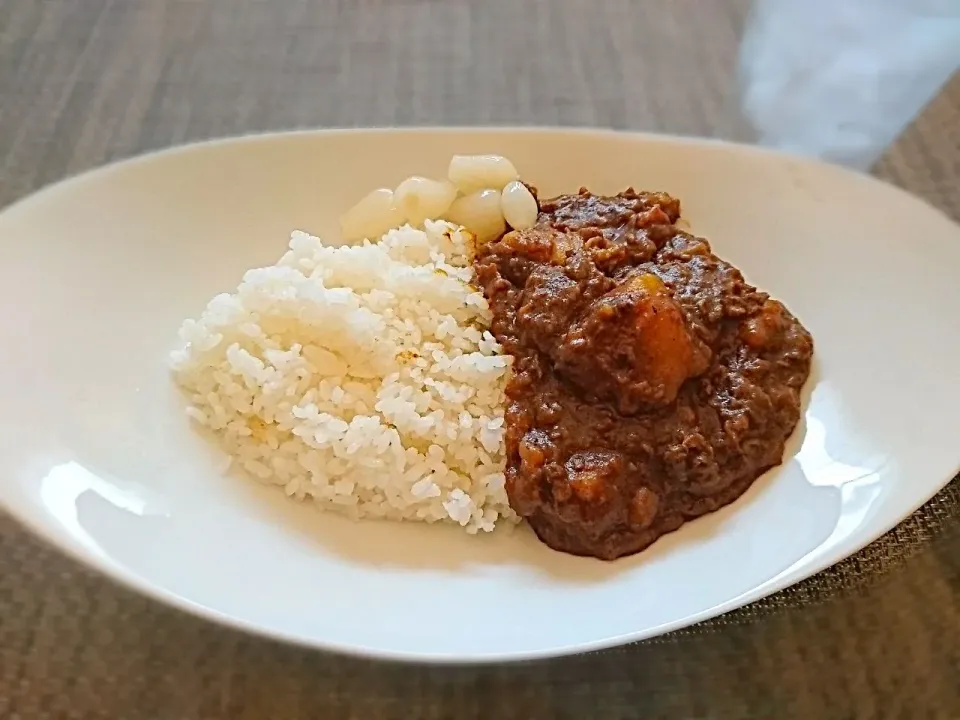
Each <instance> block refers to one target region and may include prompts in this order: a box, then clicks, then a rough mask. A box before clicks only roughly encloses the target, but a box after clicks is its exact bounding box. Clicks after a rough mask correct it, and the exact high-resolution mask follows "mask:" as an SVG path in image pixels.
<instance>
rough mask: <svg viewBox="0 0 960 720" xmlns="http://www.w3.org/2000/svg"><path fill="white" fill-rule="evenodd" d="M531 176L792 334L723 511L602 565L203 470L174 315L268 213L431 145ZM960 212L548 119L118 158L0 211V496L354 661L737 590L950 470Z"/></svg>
mask: <svg viewBox="0 0 960 720" xmlns="http://www.w3.org/2000/svg"><path fill="white" fill-rule="evenodd" d="M463 152H466V153H471V152H495V153H501V154H504V155H507V156H509V157H510V158H511V159H512V160H513V161H514V162H515V163H516V165H517V167H518V168H519V169H520V171H521V173H522V175H523V177H524V178H525V179H527V180H529V181H531V182H532V183H534V184H535V185H537V186H538V187H539V188H540V189H541V190H542V192H543V193H545V194H546V195H550V194H555V193H560V192H572V191H575V190H576V189H577V188H578V187H580V186H581V185H588V186H589V187H590V188H591V189H592V190H595V191H600V192H615V191H618V190H620V189H622V188H624V187H625V186H627V185H634V186H636V187H640V188H647V189H662V190H666V191H669V192H670V193H673V194H674V195H676V196H678V197H679V198H681V201H682V203H683V207H684V210H685V213H684V214H685V216H686V217H687V219H688V220H689V221H690V223H691V224H692V227H693V230H694V231H695V232H696V233H698V234H701V235H704V236H706V237H708V238H710V239H711V240H712V241H713V244H714V248H715V249H716V251H717V252H718V253H719V254H720V255H721V256H723V257H725V258H727V259H729V260H731V261H732V262H734V263H735V264H737V265H738V266H739V267H741V268H742V269H743V270H744V272H745V274H746V276H747V278H748V279H749V280H751V281H752V282H754V283H755V284H757V285H759V286H760V287H761V288H764V289H766V290H769V291H770V292H772V293H773V294H775V295H776V296H777V297H780V298H782V299H783V300H784V301H785V302H786V303H787V304H788V306H789V307H790V309H791V310H793V311H794V312H795V313H796V314H797V315H798V316H799V317H800V318H801V319H802V321H803V322H804V323H805V324H806V325H807V327H809V328H810V330H811V331H812V333H813V335H814V338H815V341H816V350H817V357H816V362H815V370H814V375H813V377H812V378H811V380H810V382H809V385H808V399H807V406H806V408H807V409H806V417H805V421H804V422H803V423H802V424H801V427H800V428H799V429H798V431H797V434H796V435H795V437H794V438H793V441H792V442H791V443H790V445H789V446H788V457H787V459H786V461H785V462H784V465H783V467H782V468H780V469H778V470H776V471H774V472H771V473H769V474H767V475H766V476H764V477H763V478H762V479H760V480H759V481H758V482H757V483H756V484H755V485H754V486H753V488H752V489H751V490H750V491H749V492H748V493H747V494H746V495H745V496H744V497H743V498H742V499H740V500H739V501H738V502H736V503H734V504H733V505H731V506H729V507H727V508H725V509H723V510H722V511H720V512H718V513H716V514H714V515H712V516H709V517H706V518H703V519H701V520H698V521H696V522H693V523H691V524H688V525H686V526H684V527H683V528H682V529H681V530H680V531H679V532H677V533H674V534H673V535H670V536H668V537H666V538H664V539H662V540H660V541H659V542H657V543H656V544H655V545H654V546H653V547H652V548H650V549H649V550H648V551H646V552H644V553H642V554H640V555H638V556H634V557H631V558H626V559H623V560H620V561H617V562H614V563H604V562H600V561H597V560H591V559H583V558H575V557H571V556H568V555H563V554H560V553H556V552H553V551H551V550H549V549H547V548H546V547H545V546H543V545H541V544H539V543H538V542H537V540H536V539H535V538H534V536H533V534H532V533H531V532H529V531H528V530H527V529H526V528H521V529H519V530H518V531H516V532H514V533H512V534H511V533H501V532H497V533H494V534H493V535H492V536H485V537H469V536H467V535H465V534H464V533H463V532H462V531H460V530H459V529H455V528H449V527H438V526H418V525H413V524H393V523H374V522H367V523H352V522H350V521H348V520H345V519H343V518H340V517H337V516H333V515H329V514H323V513H319V512H316V511H315V510H312V509H310V508H307V507H301V506H298V505H296V504H294V503H292V502H290V501H288V500H287V499H286V498H285V497H284V496H283V494H282V493H280V492H279V491H277V490H275V489H272V488H265V487H260V486H258V485H257V484H256V483H255V482H253V481H243V480H239V479H236V478H232V477H224V476H222V475H221V474H219V472H218V471H217V468H218V466H219V464H220V462H221V458H220V456H219V454H218V451H217V450H216V449H215V448H214V447H212V446H211V445H210V444H208V443H207V441H206V440H204V439H203V438H201V437H199V436H198V435H196V434H194V432H193V431H192V430H191V427H190V425H189V424H188V422H187V420H186V418H185V417H184V415H183V399H182V397H181V396H180V394H179V393H178V392H177V391H176V390H175V388H174V386H173V384H172V383H171V381H170V378H169V376H168V373H167V369H166V367H165V361H166V354H167V351H168V350H169V349H170V348H171V347H172V345H173V343H174V340H175V335H176V332H177V328H178V327H179V324H180V322H181V320H182V319H183V318H185V317H187V316H195V315H196V314H197V313H198V312H199V311H200V310H201V308H202V307H203V306H204V304H205V303H206V301H207V300H208V299H209V298H210V297H211V296H212V295H214V294H215V293H217V292H219V291H224V290H229V289H231V288H233V287H235V286H236V284H237V282H238V280H239V278H240V277H241V275H242V273H243V272H244V270H245V269H246V268H248V267H251V266H255V265H259V264H268V263H272V262H273V261H274V260H275V259H276V258H278V257H279V256H280V254H282V252H283V251H284V249H285V247H286V243H287V239H288V234H289V232H290V230H292V229H295V228H302V229H305V230H308V231H312V232H313V233H315V234H320V235H321V236H327V237H329V238H335V237H336V236H335V228H336V223H337V217H338V215H339V213H340V212H341V211H342V210H343V209H344V208H346V207H347V206H348V205H349V204H350V203H352V202H353V201H355V200H356V199H357V198H358V197H360V196H361V195H362V194H363V193H365V192H366V191H368V190H370V189H372V188H374V187H378V186H383V185H392V184H395V183H396V182H398V181H399V180H401V179H402V178H404V177H405V176H407V175H410V174H412V173H418V174H423V175H440V174H441V173H442V172H443V171H444V168H445V165H446V162H447V160H448V158H449V157H450V155H451V154H453V153H463ZM958 271H960V229H958V228H957V227H956V226H954V225H953V224H951V223H950V222H949V221H948V220H947V219H946V218H944V217H943V216H941V215H940V214H938V213H937V212H935V211H934V210H932V209H930V208H929V207H927V206H926V205H924V204H922V203H921V202H919V201H917V200H915V199H913V198H911V197H909V196H907V195H906V194H904V193H902V192H899V191H897V190H895V189H892V188H890V187H887V186H885V185H883V184H881V183H879V182H877V181H875V180H872V179H869V178H867V177H862V176H858V175H854V174H852V173H849V172H846V171H844V170H840V169H837V168H834V167H829V166H826V165H822V164H819V163H815V162H810V161H807V160H800V159H796V158H792V157H786V156H782V155H777V154H772V153H769V152H765V151H761V150H757V149H749V148H744V147H737V146H732V145H726V144H721V143H715V142H706V141H696V140H680V139H669V138H657V137H649V136H641V135H623V134H614V133H604V132H576V131H555V130H529V131H516V130H485V131H473V130H452V131H436V130H421V131H395V130H387V131H366V132H352V131H348V132H308V133H296V134H283V135H272V136H263V137H254V138H246V139H239V140H228V141H223V142H215V143H209V144H203V145H196V146H192V147H186V148H182V149H177V150H173V151H169V152H164V153H159V154H155V155H150V156H147V157H144V158H140V159H137V160H134V161H132V162H126V163H121V164H119V165H114V166H112V167H108V168H104V169H102V170H98V171H96V172H93V173H89V174H86V175H83V176H81V177H78V178H75V179H73V180H69V181H67V182H64V183H61V184H59V185H56V186H54V187H52V188H50V189H47V190H45V191H43V192H41V193H39V194H37V195H35V196H33V197H32V198H29V199H27V200H25V201H23V202H21V203H19V204H17V205H15V206H13V207H10V208H8V209H7V210H6V211H5V212H3V213H2V214H0V348H2V353H0V398H2V403H3V404H2V409H3V413H2V416H0V423H2V425H0V427H2V435H0V501H2V505H3V506H4V507H6V508H7V509H8V510H9V511H10V512H11V513H12V514H13V515H14V516H16V517H17V518H19V519H20V520H21V521H23V522H24V523H25V524H26V525H28V526H29V527H30V528H32V529H33V530H34V531H35V532H36V533H38V534H39V535H41V536H42V537H43V538H45V539H46V540H48V541H50V542H51V543H53V544H54V545H56V546H57V547H59V548H60V549H62V550H64V551H66V552H68V553H70V554H71V555H72V556H74V557H76V558H78V559H80V560H82V561H83V562H85V563H87V564H89V565H91V566H92V567H95V568H97V569H99V570H101V571H102V572H104V573H106V574H107V575H109V576H111V577H112V578H114V579H116V580H119V581H122V582H123V583H125V584H127V585H129V586H131V587H133V588H135V589H137V590H139V591H141V592H144V593H146V594H148V595H151V596H153V597H155V598H158V599H160V600H163V601H165V602H168V603H170V604H172V605H175V606H177V607H180V608H184V609H187V610H190V611H192V612H194V613H196V614H198V615H201V616H203V617H206V618H210V619H216V620H219V621H221V622H224V623H227V624H229V625H233V626H235V627H239V628H242V629H245V630H249V631H254V632H259V633H262V634H265V635H269V636H272V637H276V638H282V639H287V640H293V641H296V642H301V643H304V644H307V645H313V646H317V647H321V648H328V649H333V650H338V651H345V652H352V653H360V654H365V655H372V656H378V657H389V658H401V659H414V660H434V661H453V662H458V661H487V660H503V659H518V658H533V657H543V656H551V655H558V654H563V653H570V652H575V651H583V650H588V649H595V648H602V647H606V646H611V645H616V644H620V643H625V642H628V641H632V640H639V639H642V638H647V637H650V636H652V635H656V634H658V633H662V632H665V631H667V630H671V629H674V628H679V627H681V626H683V625H687V624H690V623H693V622H696V621H698V620H703V619H705V618H708V617H710V616H713V615H717V614H719V613H722V612H724V611H727V610H730V609H733V608H735V607H737V606H739V605H743V604H744V603H747V602H749V601H751V600H756V599H758V598H760V597H762V596H764V595H767V594H769V593H772V592H774V591H776V590H780V589H782V588H785V587H787V586H788V585H790V584H791V583H795V582H797V581H798V580H800V579H802V578H804V577H806V576H808V575H810V574H812V573H814V572H816V571H818V570H820V569H822V568H824V567H826V566H828V565H830V564H831V563H835V562H837V561H838V560H840V559H841V558H843V557H844V556H846V555H848V554H850V553H852V552H854V551H855V550H857V549H858V548H860V547H863V546H864V545H865V544H867V543H868V542H870V541H871V540H873V539H874V538H876V537H877V536H879V535H880V534H881V533H883V532H884V531H886V530H888V529H889V528H891V527H892V526H893V525H894V524H895V523H897V522H898V521H899V520H901V519H902V518H903V517H905V516H906V515H907V514H909V513H910V512H911V511H912V510H914V509H915V508H917V507H918V506H919V505H920V504H921V503H923V502H924V501H925V500H927V499H928V498H929V497H931V496H932V495H933V494H934V493H935V492H936V491H937V490H938V489H939V488H941V487H942V486H943V485H944V484H945V483H946V482H947V481H948V480H949V478H950V477H951V476H952V475H953V474H954V473H955V472H956V471H957V469H958V466H960V446H958V445H957V443H956V439H957V437H958V430H960V421H958V420H957V410H956V409H957V407H960V382H958V380H960V362H958V358H960V335H958V332H957V331H958V329H960V323H958V316H960V283H958V282H957V281H956V275H957V272H958Z"/></svg>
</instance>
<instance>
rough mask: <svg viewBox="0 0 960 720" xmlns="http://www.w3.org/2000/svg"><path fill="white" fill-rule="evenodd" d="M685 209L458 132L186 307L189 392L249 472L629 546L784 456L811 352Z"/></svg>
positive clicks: (374, 509)
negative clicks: (533, 182)
mask: <svg viewBox="0 0 960 720" xmlns="http://www.w3.org/2000/svg"><path fill="white" fill-rule="evenodd" d="M679 217H680V206H679V202H678V201H677V200H676V199H674V198H672V197H670V196H669V195H666V194H664V193H652V192H636V191H634V190H633V189H627V190H626V191H624V192H622V193H620V194H619V195H616V196H613V197H602V196H598V195H594V194H592V193H590V192H589V191H587V190H586V189H582V190H580V192H579V193H577V194H573V195H562V196H560V197H557V198H553V199H540V198H538V197H537V193H536V190H535V189H534V188H532V187H531V186H529V185H526V184H524V183H522V182H521V181H520V178H519V176H518V174H517V173H516V170H515V168H514V167H513V166H512V164H510V163H509V161H507V160H506V159H504V158H498V157H492V156H481V157H456V158H454V159H453V161H451V164H450V169H449V177H448V179H446V180H442V181H438V180H429V179H425V178H409V179H408V180H406V181H404V183H401V185H400V186H398V187H397V188H396V189H395V190H387V189H383V190H377V191H374V192H373V193H371V194H369V195H368V196H366V197H365V198H364V199H363V200H361V201H360V202H359V203H358V204H357V205H356V206H355V207H354V208H352V209H351V210H350V211H349V212H348V213H346V214H345V215H344V217H343V220H342V235H343V236H344V239H345V240H348V241H351V242H352V243H353V244H351V245H344V246H342V247H328V246H324V245H323V244H322V243H321V242H320V241H319V240H318V239H317V238H313V237H311V236H308V235H306V234H304V233H295V234H294V236H293V238H292V240H291V243H290V249H289V252H287V254H286V255H284V256H283V258H281V260H280V261H279V262H278V264H277V265H275V266H271V267H268V268H259V269H256V270H251V271H250V272H248V273H247V274H246V276H245V277H244V279H243V282H242V283H241V285H240V286H239V288H238V289H237V291H236V292H235V293H233V294H224V295H220V296H217V297H216V298H214V300H213V301H211V303H210V304H209V305H208V307H207V309H206V310H205V311H204V313H203V314H202V315H201V317H200V318H199V319H198V320H196V321H193V320H189V321H187V322H186V323H185V324H184V327H183V328H182V329H181V333H180V337H181V347H180V348H179V349H178V350H177V351H176V352H175V353H174V354H173V356H172V364H173V369H174V373H175V376H176V378H177V380H178V382H179V383H180V384H181V386H182V387H183V388H184V389H185V390H186V391H187V393H188V396H189V398H190V407H189V409H188V414H190V416H191V417H192V418H194V419H195V420H196V421H197V422H198V423H200V424H201V425H204V426H206V427H207V428H209V429H210V430H212V431H213V432H214V433H215V434H216V435H217V436H218V438H219V440H220V442H221V444H222V446H223V447H224V449H225V450H226V452H227V454H228V456H229V457H230V459H231V461H232V462H233V463H236V464H238V465H239V466H240V467H241V468H242V469H243V470H244V471H245V472H246V473H247V474H251V475H254V476H256V477H258V478H259V479H261V480H262V481H264V482H268V483H271V484H276V485H280V486H282V487H283V488H284V489H285V491H286V493H287V494H288V495H290V496H292V497H295V498H297V499H301V500H305V501H306V500H310V501H314V502H315V503H317V504H318V505H319V506H321V507H324V508H330V509H335V510H338V511H340V512H343V513H346V514H347V515H350V516H352V517H355V518H360V517H378V518H389V519H405V520H422V521H427V522H435V521H446V522H454V523H457V524H459V525H461V526H462V527H464V528H465V529H466V530H467V532H470V533H476V532H478V531H488V530H492V529H494V527H495V526H496V525H497V524H498V523H502V522H507V523H514V522H517V521H518V520H526V521H527V522H528V523H529V524H530V526H531V527H532V528H533V530H534V531H535V532H536V534H537V536H538V537H539V538H540V539H541V540H542V541H543V542H544V543H546V544H547V545H548V546H550V547H552V548H555V549H557V550H561V551H564V552H568V553H574V554H578V555H587V556H594V557H598V558H603V559H614V558H617V557H620V556H623V555H629V554H632V553H636V552H638V551H640V550H642V549H644V548H645V547H647V546H648V545H650V544H651V543H652V542H654V541H655V540H656V539H657V538H658V537H660V536H661V535H663V534H665V533H668V532H671V531H673V530H676V529H677V528H679V527H680V526H681V525H682V524H683V523H684V522H686V521H688V520H691V519H693V518H696V517H698V516H700V515H703V514H705V513H709V512H712V511H714V510H716V509H718V508H720V507H721V506H723V505H726V504H728V503H730V502H732V501H733V500H735V499H736V498H737V497H739V496H740V495H741V494H742V493H743V492H744V491H745V490H746V489H747V488H748V487H749V486H750V485H751V483H753V481H754V480H756V479H757V478H758V477H759V476H760V475H762V474H763V473H764V472H765V471H766V470H768V469H770V468H771V467H774V466H776V465H779V464H780V463H781V462H782V459H783V452H784V446H785V442H786V440H787V438H788V437H789V436H790V434H791V433H792V432H793V429H794V427H795V426H796V424H797V422H798V421H799V418H800V390H801V389H802V387H803V385H804V383H805V381H806V379H807V376H808V375H809V372H810V366H811V358H812V353H813V343H812V339H811V337H810V334H809V333H808V332H807V331H806V330H805V329H804V327H803V326H802V325H801V324H800V322H799V321H798V320H797V319H796V318H794V316H793V315H791V314H790V312H789V311H788V310H787V309H786V308H785V307H784V305H783V304H782V303H780V302H778V301H776V300H773V299H772V298H770V297H769V296H768V295H767V294H766V293H763V292H761V291H759V290H757V289H756V288H754V287H753V286H751V285H749V284H748V283H747V282H746V281H745V280H744V278H743V276H742V275H741V273H740V272H739V271H738V270H737V269H736V268H735V267H733V266H732V265H730V264H729V263H726V262H724V261H723V260H720V259H719V258H718V257H717V256H716V255H714V254H713V252H712V250H711V247H710V245H709V243H708V242H707V241H706V240H704V239H702V238H697V237H695V236H693V235H691V234H689V233H687V232H684V231H683V230H681V229H680V228H679V227H677V224H676V223H677V220H678V219H679Z"/></svg>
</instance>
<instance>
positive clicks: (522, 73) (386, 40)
mask: <svg viewBox="0 0 960 720" xmlns="http://www.w3.org/2000/svg"><path fill="white" fill-rule="evenodd" d="M748 4H749V3H748V2H746V0H712V1H711V2H701V1H700V0H662V1H656V2H653V1H640V0H596V1H595V2H587V0H446V1H444V0H342V1H340V2H337V1H336V0H316V1H313V2H311V1H310V0H272V1H271V0H232V1H231V2H213V1H212V0H207V1H204V0H0V205H5V204H7V203H8V202H11V201H13V200H15V199H16V198H18V197H21V196H23V195H25V194H27V193H29V192H31V191H33V190H35V189H37V188H39V187H41V186H42V185H44V184H46V183H48V182H51V181H54V180H57V179H59V178H61V177H63V176H65V175H69V174H72V173H75V172H77V171H80V170H83V169H86V168H89V167H93V166H96V165H98V164H101V163H103V162H106V161H109V160H113V159H117V158H121V157H125V156H129V155H132V154H136V153H139V152H142V151H145V150H149V149H154V148H159V147H164V146H168V145H172V144H175V143H180V142H184V141H187V140H196V139H201V138H206V137H211V136H221V135H229V134H237V133H246V132H253V131H261V130H276V129H285V128H294V127H315V126H352V125H409V124H489V123H495V124H563V125H599V126H607V127H615V128H631V129H642V130H652V131H665V132H671V133H681V134H698V135H714V136H722V137H728V138H733V139H739V140H750V139H751V132H750V130H749V128H748V127H747V126H746V125H745V124H744V123H743V122H742V121H741V120H740V117H739V114H738V112H737V98H736V92H735V82H734V73H735V65H736V56H737V49H738V40H739V38H740V36H741V33H742V29H743V25H744V22H745V16H746V10H747V6H748ZM876 172H877V173H878V174H879V175H880V176H882V177H884V178H885V179H887V180H889V181H890V182H893V183H895V184H898V185H900V186H902V187H905V188H906V189H908V190H910V191H912V192H914V193H916V194H918V195H920V196H921V197H923V198H925V199H926V200H927V201H928V202H930V203H932V204H933V205H935V206H937V207H939V208H940V209H941V210H943V211H944V212H946V213H947V214H949V215H951V216H953V217H954V218H955V219H958V218H960V190H958V188H960V78H955V79H954V81H953V82H951V83H950V84H949V85H948V86H947V87H946V88H945V89H944V91H943V93H942V94H941V95H940V96H939V97H938V98H937V99H936V100H935V101H934V102H933V104H932V105H931V106H930V107H929V108H928V109H927V110H926V111H925V112H924V114H923V115H922V116H921V117H920V118H919V119H918V120H917V121H916V122H915V123H914V124H913V126H912V127H911V128H909V129H908V131H907V132H906V133H905V135H904V136H903V137H902V138H901V139H900V140H899V141H898V142H897V144H896V145H895V146H894V147H893V148H891V149H890V151H889V152H888V153H887V155H886V156H885V157H884V159H883V160H882V161H881V163H880V165H879V166H878V168H877V169H876ZM453 717H457V718H481V717H483V718H504V719H511V718H516V719H518V720H520V719H524V720H526V719H530V718H566V717H570V718H574V717H576V718H580V717H585V718H587V717H590V718H592V717H598V718H599V717H603V718H606V717H612V718H639V717H644V718H652V717H696V718H707V717H710V718H719V717H757V718H767V717H777V718H784V717H802V718H821V717H823V718H828V717H829V718H833V717H836V718H853V717H857V718H859V717H864V718H867V717H878V718H887V717H891V718H892V717H904V718H907V717H911V718H913V717H933V718H958V717H960V483H958V481H956V480H955V481H954V482H953V483H952V484H951V485H949V486H948V487H947V488H946V489H945V490H944V491H943V492H942V493H941V494H940V495H939V496H938V497H937V498H935V499H934V500H932V501H931V502H930V503H928V504H927V505H926V506H925V507H924V508H922V509H921V510H920V511H919V512H918V513H917V514H915V515H914V516H913V517H911V518H910V519H908V520H907V521H906V522H905V523H903V524H902V525H900V526H899V527H898V528H897V529H895V530H894V531H893V532H891V533H890V534H889V535H887V536H886V537H884V538H882V539H881V540H879V541H878V542H876V543H874V544H873V545H871V546H869V547H868V548H866V549H865V550H864V551H863V552H861V553H859V554H858V555H856V556H855V557H853V558H851V559H850V560H848V561H846V562H844V563H841V564H840V565H839V566H837V567H835V568H832V569H831V570H828V571H827V572H825V573H821V574H820V575H818V576H816V577H814V578H811V579H810V580H809V581H807V582H805V583H802V584H801V585H799V586H797V587H795V588H793V589H791V590H788V591H786V592H784V593H781V594H780V595H777V596H774V597H773V598H770V599H769V600H767V601H764V602H761V603H757V604H755V605H752V606H749V607H747V608H745V609H743V610H741V611H739V612H736V613H733V614H731V615H728V616H725V617H722V618H719V619H717V620H715V621H711V622H709V623H705V624H703V625H700V626H696V627H693V628H690V629H688V630H685V631H682V632H678V633H674V634H672V635H669V636H666V637H663V638H659V639H657V640H654V641H651V642H647V643H643V644H640V645H635V646H631V647H627V648H623V649H620V650H615V651H608V652H605V653H600V654H595V655H589V656H581V657H575V658H569V659H564V660H557V661H550V662H538V663H532V664H526V665H515V666H505V667H487V668H481V669H471V668H456V669H451V668H428V667H405V666H399V665H391V664H381V663H372V662H366V661H360V660H351V659H344V658H340V657H332V656H328V655H323V654H320V653H315V652H311V651H306V650H302V649H296V648H291V647H286V646H281V645H277V644H274V643H271V642H268V641H264V640H259V639H255V638H250V637H246V636H243V635H240V634H238V633H235V632H233V631H230V630H226V629H223V628H218V627H213V626H209V625H206V624H204V623H202V622H200V621H199V620H196V619H193V618H192V617H187V616H184V615H181V614H180V613H178V612H176V611H173V610H169V609H167V608H164V607H162V606H159V605H157V604H154V603H152V602H149V601H147V600H145V599H143V598H141V597H139V596H135V595H133V594H131V593H129V592H127V591H125V590H121V589H119V588H116V587H114V586H113V585H111V584H109V583H107V582H106V581H104V580H103V579H101V578H100V577H98V576H95V575H93V574H91V573H89V572H87V571H85V570H83V569H82V568H80V567H78V566H76V565H74V564H73V563H71V562H69V561H68V560H66V559H64V558H62V557H60V556H59V555H57V554H55V553H53V552H51V551H50V550H48V549H46V548H44V547H42V546H41V545H40V544H39V543H37V542H36V541H35V540H33V539H32V538H31V537H29V536H28V535H26V534H25V533H24V532H23V531H22V530H21V529H19V527H18V526H17V525H16V524H15V523H14V522H13V521H12V520H11V519H9V518H6V517H2V516H0V718H162V719H168V718H169V719H179V718H244V719H247V718H283V719H287V718H289V719H291V720H299V719H301V718H372V719H374V720H379V719H381V718H453Z"/></svg>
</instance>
